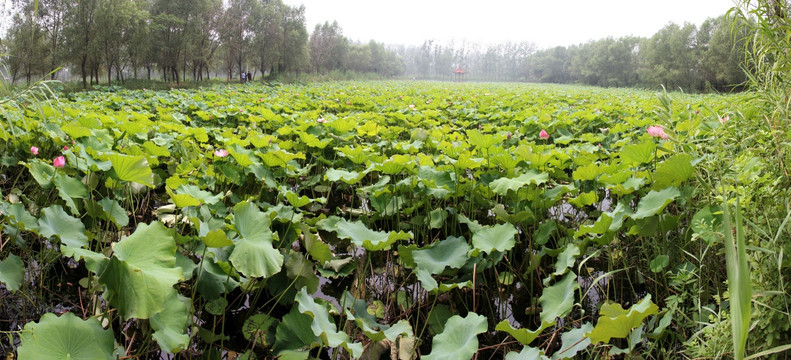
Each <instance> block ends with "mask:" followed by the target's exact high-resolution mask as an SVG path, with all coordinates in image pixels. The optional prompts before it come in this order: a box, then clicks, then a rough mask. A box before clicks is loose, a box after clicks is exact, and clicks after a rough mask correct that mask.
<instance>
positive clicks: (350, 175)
mask: <svg viewBox="0 0 791 360" xmlns="http://www.w3.org/2000/svg"><path fill="white" fill-rule="evenodd" d="M364 176H365V173H358V172H356V171H346V170H342V169H340V170H339V169H329V170H327V172H325V173H324V178H325V179H327V180H328V181H330V182H336V181H338V180H341V181H343V182H345V183H347V184H349V185H354V184H356V183H358V182H360V180H362V178H363V177H364Z"/></svg>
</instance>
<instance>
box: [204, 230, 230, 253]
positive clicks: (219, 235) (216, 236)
mask: <svg viewBox="0 0 791 360" xmlns="http://www.w3.org/2000/svg"><path fill="white" fill-rule="evenodd" d="M200 239H201V241H203V244H204V245H206V246H208V247H213V248H221V247H226V246H231V245H233V241H231V239H228V236H227V235H226V234H225V231H223V230H222V229H214V230H211V231H209V232H208V233H207V234H206V236H201V238H200Z"/></svg>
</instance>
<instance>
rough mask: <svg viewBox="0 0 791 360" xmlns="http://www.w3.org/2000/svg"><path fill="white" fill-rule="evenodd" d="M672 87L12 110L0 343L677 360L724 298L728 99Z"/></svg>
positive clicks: (368, 91)
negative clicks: (719, 162) (717, 191)
mask: <svg viewBox="0 0 791 360" xmlns="http://www.w3.org/2000/svg"><path fill="white" fill-rule="evenodd" d="M673 97H674V98H673V101H672V102H670V101H669V100H668V99H669V98H668V97H666V96H662V95H660V96H657V95H656V94H654V93H649V92H640V91H636V90H605V89H597V88H587V87H560V86H535V85H515V84H511V85H486V84H441V83H406V82H403V83H381V82H380V83H331V84H314V85H309V86H299V85H289V86H271V87H266V86H262V85H256V86H218V87H212V88H207V89H199V90H185V91H179V90H175V91H170V92H153V91H119V92H114V93H111V92H86V93H73V94H69V95H68V96H65V97H62V98H61V99H60V102H59V104H57V106H52V107H44V108H43V109H42V111H34V110H28V111H27V112H26V113H24V114H22V116H18V117H14V118H11V117H6V119H7V121H5V122H3V126H2V130H0V137H2V138H3V140H4V145H3V155H2V167H0V169H2V182H0V189H1V190H2V200H0V212H2V215H0V224H1V225H2V226H3V234H2V242H0V244H2V248H0V259H2V260H0V283H2V284H3V285H2V286H0V292H1V293H2V296H3V299H4V300H3V304H2V305H0V318H2V319H7V320H8V321H7V322H2V323H0V330H2V334H3V336H4V338H5V339H4V340H3V342H2V345H0V349H3V350H5V351H7V352H12V351H17V354H18V359H20V360H24V359H43V358H47V356H50V357H52V358H60V357H62V356H65V355H64V354H66V353H70V354H72V355H71V356H72V358H76V357H78V356H77V355H75V354H90V355H91V356H92V357H91V358H97V359H98V358H107V357H112V356H114V354H115V355H120V356H139V357H141V358H158V357H159V356H160V355H159V354H160V352H161V353H172V354H178V356H177V357H179V358H181V357H184V358H200V357H206V358H219V357H220V356H222V355H223V354H226V355H227V356H235V355H236V354H242V353H243V354H244V355H245V356H250V358H265V357H273V356H280V357H281V358H283V359H306V358H309V357H315V356H318V357H322V358H328V357H331V358H349V357H354V358H357V357H361V356H377V357H376V358H378V356H379V355H380V354H383V355H382V356H383V357H384V358H397V359H410V358H412V357H413V356H415V355H418V354H419V355H421V356H422V358H425V359H463V358H471V357H472V356H474V355H475V354H476V352H477V353H478V356H479V358H489V357H490V356H493V357H494V358H502V357H506V358H508V359H523V358H525V359H536V358H542V359H544V358H551V359H564V358H571V357H602V356H606V355H617V354H629V353H632V354H638V353H646V354H653V355H654V356H656V357H658V358H659V357H662V356H669V357H672V358H675V357H680V356H681V355H680V353H681V352H682V351H683V350H684V348H685V346H684V344H683V343H684V341H685V340H687V339H689V338H690V337H691V336H692V334H693V333H695V332H696V331H697V330H699V328H700V322H705V321H707V317H708V316H709V315H710V314H711V313H718V312H719V302H720V300H721V298H720V295H721V293H722V292H724V290H725V289H724V288H723V286H724V285H723V284H724V283H723V280H724V278H725V273H724V269H725V264H724V261H723V259H724V256H723V255H721V254H722V252H723V246H722V244H723V237H722V232H723V231H722V226H723V225H722V222H723V215H722V211H721V210H720V207H719V205H722V198H720V200H719V201H717V200H716V199H715V198H714V197H713V196H712V195H711V194H712V191H711V189H710V188H709V187H707V186H708V185H707V184H708V183H716V181H718V180H719V179H720V178H721V177H718V176H717V174H713V173H709V172H707V171H708V169H717V166H709V167H706V168H705V169H701V166H702V164H711V163H712V161H716V158H714V159H713V158H712V156H714V155H712V152H711V148H714V147H717V146H719V147H720V148H722V146H723V145H722V140H721V139H722V138H723V136H722V134H723V133H724V132H725V131H727V130H728V129H727V128H728V127H729V126H731V125H732V123H733V122H734V121H735V119H736V114H735V113H734V112H733V111H734V110H733V109H731V108H729V104H730V103H732V102H734V101H735V100H736V97H733V96H731V97H725V96H689V95H682V94H679V95H673ZM9 111H10V110H9ZM732 119H733V120H732ZM654 126H661V127H662V128H659V129H657V128H654ZM649 128H651V129H652V130H651V131H650V132H649ZM542 130H543V132H542ZM542 135H546V136H542ZM32 147H35V148H36V149H32ZM60 156H63V158H62V159H59V158H58V157H60ZM64 160H65V161H64ZM742 160H743V161H742V163H743V164H742V165H744V168H743V169H746V170H744V171H743V172H742V174H743V175H744V176H749V175H750V173H749V170H750V168H749V165H750V159H742ZM740 161H741V160H740ZM61 162H62V163H63V164H62V166H60V165H61ZM56 165H57V166H56ZM702 170H706V171H702ZM756 176H757V175H756ZM755 179H757V177H756V178H754V179H753V181H757V180H755ZM729 186H730V185H729ZM728 189H730V190H733V188H732V187H729V188H728ZM726 192H727V191H726ZM723 196H724V195H723ZM745 201H749V196H748V197H747V199H745ZM726 220H728V219H726ZM728 226H730V225H728ZM727 233H730V232H729V231H728V232H727ZM712 254H714V255H712ZM748 280H749V279H748ZM3 286H4V287H3ZM701 289H706V290H707V291H708V290H711V291H710V293H705V294H703V293H701V291H700V290H701ZM748 306H749V299H748ZM703 309H708V310H703ZM61 314H62V315H61ZM42 315H43V316H42ZM70 338H74V339H85V338H90V339H96V340H95V341H93V340H92V341H90V342H81V341H76V340H74V339H71V340H70Z"/></svg>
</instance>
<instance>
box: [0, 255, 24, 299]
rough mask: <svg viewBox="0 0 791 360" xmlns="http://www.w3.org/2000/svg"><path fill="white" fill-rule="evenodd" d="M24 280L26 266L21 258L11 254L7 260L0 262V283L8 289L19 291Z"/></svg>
mask: <svg viewBox="0 0 791 360" xmlns="http://www.w3.org/2000/svg"><path fill="white" fill-rule="evenodd" d="M24 280H25V264H24V263H23V262H22V259H20V258H19V256H16V255H14V254H9V255H8V256H7V257H6V258H5V259H3V260H0V282H1V283H3V284H5V288H6V289H8V290H9V291H12V292H14V291H17V290H19V286H20V285H22V281H24Z"/></svg>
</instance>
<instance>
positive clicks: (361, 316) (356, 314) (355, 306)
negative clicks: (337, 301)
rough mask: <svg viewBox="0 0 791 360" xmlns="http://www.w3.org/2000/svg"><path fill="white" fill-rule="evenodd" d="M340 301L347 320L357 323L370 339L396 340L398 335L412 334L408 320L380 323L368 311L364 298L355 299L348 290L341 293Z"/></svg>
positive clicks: (408, 335) (411, 335)
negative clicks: (391, 323) (388, 323)
mask: <svg viewBox="0 0 791 360" xmlns="http://www.w3.org/2000/svg"><path fill="white" fill-rule="evenodd" d="M341 303H342V304H343V306H344V309H345V312H346V316H347V317H348V318H349V320H353V321H354V322H355V323H357V326H358V327H359V328H360V329H361V330H362V331H363V333H364V334H365V336H366V337H368V339H370V340H371V341H382V340H384V339H388V340H390V341H396V338H398V337H399V336H400V335H406V336H407V337H413V336H414V334H413V332H412V326H411V325H409V321H407V320H400V321H398V322H397V323H395V324H393V325H392V326H390V325H387V324H380V323H378V322H377V319H376V316H375V315H373V314H371V313H370V312H369V311H368V303H367V302H366V301H365V300H360V299H355V298H354V297H352V294H351V293H349V292H348V291H346V292H344V293H343V297H342V300H341Z"/></svg>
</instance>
